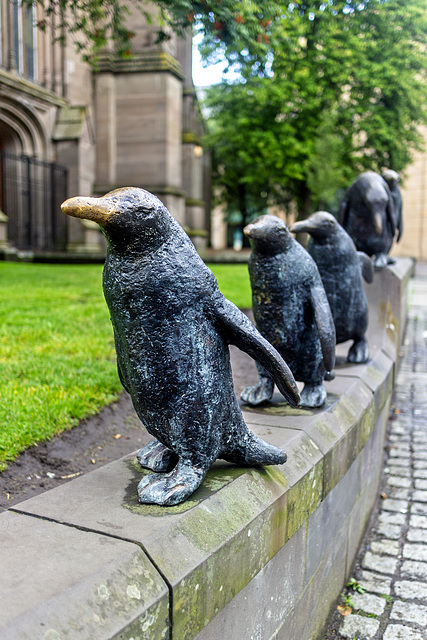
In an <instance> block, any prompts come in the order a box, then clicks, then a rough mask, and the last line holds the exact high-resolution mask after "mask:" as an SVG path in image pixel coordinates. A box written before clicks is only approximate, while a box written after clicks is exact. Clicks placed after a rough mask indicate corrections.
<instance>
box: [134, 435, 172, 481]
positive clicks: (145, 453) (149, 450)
mask: <svg viewBox="0 0 427 640" xmlns="http://www.w3.org/2000/svg"><path fill="white" fill-rule="evenodd" d="M136 457H137V460H138V462H139V464H140V465H141V467H144V468H146V469H151V471H157V472H159V473H163V472H166V471H170V470H171V469H172V468H173V467H174V466H175V465H176V463H177V460H178V456H177V455H176V454H175V453H174V452H173V451H171V450H170V449H168V448H167V447H165V445H164V444H162V443H161V442H159V441H158V440H153V441H152V442H149V443H148V444H147V445H145V447H142V449H140V450H139V451H138V453H137V454H136Z"/></svg>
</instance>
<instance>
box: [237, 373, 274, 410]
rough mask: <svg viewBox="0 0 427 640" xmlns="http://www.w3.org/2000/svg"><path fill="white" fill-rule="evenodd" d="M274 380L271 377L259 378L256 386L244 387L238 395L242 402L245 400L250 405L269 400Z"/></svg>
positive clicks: (271, 395)
mask: <svg viewBox="0 0 427 640" xmlns="http://www.w3.org/2000/svg"><path fill="white" fill-rule="evenodd" d="M273 391H274V382H273V380H272V379H271V378H264V377H263V378H260V381H259V383H258V384H257V385H256V387H246V389H243V391H242V394H241V396H240V398H241V400H242V402H246V404H249V405H250V406H252V407H256V406H257V405H259V404H262V403H263V402H267V401H268V400H271V398H272V397H273Z"/></svg>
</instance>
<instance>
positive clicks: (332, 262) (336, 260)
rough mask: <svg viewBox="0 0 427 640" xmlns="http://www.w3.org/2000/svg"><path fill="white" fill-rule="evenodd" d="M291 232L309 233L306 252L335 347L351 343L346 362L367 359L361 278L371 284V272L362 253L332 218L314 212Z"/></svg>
mask: <svg viewBox="0 0 427 640" xmlns="http://www.w3.org/2000/svg"><path fill="white" fill-rule="evenodd" d="M291 231H292V232H293V233H301V232H305V233H309V234H310V236H311V239H310V242H309V245H308V252H309V254H310V255H311V256H312V258H313V260H314V261H315V263H316V264H317V268H318V269H319V273H320V277H321V278H322V282H323V286H324V287H325V292H326V295H327V297H328V301H329V306H330V308H331V311H332V316H333V318H334V323H335V331H336V341H337V344H339V343H341V342H346V341H347V340H353V344H352V346H351V347H350V350H349V352H348V356H347V360H348V362H355V363H362V362H367V361H368V359H369V347H368V341H367V339H366V337H365V333H366V329H367V328H368V301H367V299H366V295H365V292H364V290H363V283H362V276H363V277H364V278H365V280H366V281H367V282H372V280H373V277H374V269H373V265H372V261H371V260H370V258H368V256H367V255H366V253H362V252H358V251H357V249H356V247H355V246H354V242H353V240H352V239H351V238H350V236H349V235H348V233H347V232H346V231H344V229H343V228H342V226H341V225H340V224H339V223H338V222H337V221H336V220H335V218H334V216H332V215H331V214H330V213H327V212H326V211H318V212H317V213H314V214H313V215H312V216H310V217H309V218H307V220H302V221H301V222H297V223H296V224H294V225H293V226H292V227H291Z"/></svg>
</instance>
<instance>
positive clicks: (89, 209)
mask: <svg viewBox="0 0 427 640" xmlns="http://www.w3.org/2000/svg"><path fill="white" fill-rule="evenodd" d="M61 209H62V212H63V213H66V214H67V216H72V217H73V218H82V219H84V220H93V221H94V222H97V223H98V224H100V225H101V226H103V225H105V224H107V223H108V221H109V219H110V217H111V216H112V215H113V214H114V213H115V209H114V205H113V203H112V202H111V201H110V200H108V199H106V198H85V197H80V196H78V197H76V198H69V199H68V200H66V201H65V202H63V203H62V204H61Z"/></svg>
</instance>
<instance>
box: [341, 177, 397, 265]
mask: <svg viewBox="0 0 427 640" xmlns="http://www.w3.org/2000/svg"><path fill="white" fill-rule="evenodd" d="M393 207H394V205H393V198H392V195H391V193H390V189H389V187H388V185H387V183H386V182H385V180H383V178H382V177H381V176H380V175H379V174H377V173H375V172H374V171H366V172H365V173H361V174H360V176H359V177H358V178H356V180H355V181H354V182H353V183H352V184H351V185H350V187H349V188H348V189H347V192H346V194H345V196H344V199H343V201H342V203H341V206H340V211H339V214H338V219H339V222H340V223H341V225H342V226H343V228H344V229H345V230H346V231H347V233H348V234H349V236H350V237H351V239H352V240H353V242H354V244H355V245H356V247H357V249H358V251H363V252H364V253H366V254H367V255H368V256H375V258H374V265H375V266H376V267H385V266H386V265H387V264H388V262H389V259H388V252H389V251H390V249H391V246H392V244H393V241H394V235H395V231H396V224H395V219H394V208H393Z"/></svg>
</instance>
